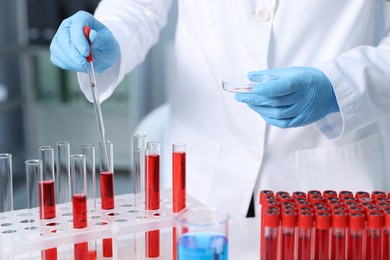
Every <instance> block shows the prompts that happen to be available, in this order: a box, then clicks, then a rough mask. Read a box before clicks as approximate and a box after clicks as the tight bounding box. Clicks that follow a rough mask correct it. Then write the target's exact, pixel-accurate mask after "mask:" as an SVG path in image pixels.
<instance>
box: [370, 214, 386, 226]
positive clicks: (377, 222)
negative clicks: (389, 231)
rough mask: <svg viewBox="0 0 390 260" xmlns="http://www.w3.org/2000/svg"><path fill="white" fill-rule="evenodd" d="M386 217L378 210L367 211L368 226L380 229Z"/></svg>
mask: <svg viewBox="0 0 390 260" xmlns="http://www.w3.org/2000/svg"><path fill="white" fill-rule="evenodd" d="M383 222H384V217H383V213H381V212H376V211H369V212H367V227H368V228H373V229H378V228H379V229H380V228H382V227H383Z"/></svg>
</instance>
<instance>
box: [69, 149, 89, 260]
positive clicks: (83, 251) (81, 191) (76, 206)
mask: <svg viewBox="0 0 390 260" xmlns="http://www.w3.org/2000/svg"><path fill="white" fill-rule="evenodd" d="M71 178H72V185H71V194H72V213H73V228H74V229H81V228H86V227H87V224H88V220H87V187H86V181H87V180H86V169H85V156H84V155H83V154H72V155H71ZM74 259H76V260H77V259H80V260H81V259H88V242H81V243H77V244H75V245H74Z"/></svg>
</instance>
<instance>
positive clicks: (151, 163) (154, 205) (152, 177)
mask: <svg viewBox="0 0 390 260" xmlns="http://www.w3.org/2000/svg"><path fill="white" fill-rule="evenodd" d="M145 162H146V174H145V178H146V180H145V184H146V209H147V210H155V209H159V208H160V155H159V154H150V155H147V156H146V160H145Z"/></svg>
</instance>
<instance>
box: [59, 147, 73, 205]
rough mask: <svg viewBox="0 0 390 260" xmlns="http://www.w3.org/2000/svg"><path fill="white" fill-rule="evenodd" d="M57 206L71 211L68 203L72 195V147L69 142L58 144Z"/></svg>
mask: <svg viewBox="0 0 390 260" xmlns="http://www.w3.org/2000/svg"><path fill="white" fill-rule="evenodd" d="M56 191H57V197H56V200H57V204H62V205H61V209H63V210H70V208H68V207H69V205H68V203H70V201H71V194H70V145H69V143H68V142H58V143H57V174H56Z"/></svg>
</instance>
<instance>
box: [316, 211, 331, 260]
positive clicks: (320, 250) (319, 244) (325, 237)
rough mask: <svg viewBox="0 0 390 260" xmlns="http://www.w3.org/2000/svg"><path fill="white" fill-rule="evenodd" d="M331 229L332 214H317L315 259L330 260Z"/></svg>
mask: <svg viewBox="0 0 390 260" xmlns="http://www.w3.org/2000/svg"><path fill="white" fill-rule="evenodd" d="M330 227H331V214H330V213H327V212H320V213H316V215H315V247H314V259H317V260H328V259H329V239H330Z"/></svg>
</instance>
